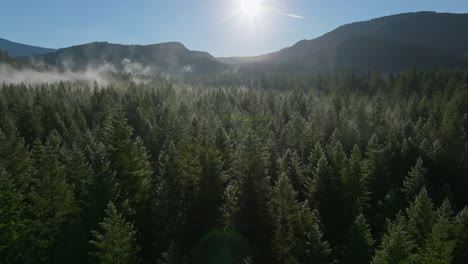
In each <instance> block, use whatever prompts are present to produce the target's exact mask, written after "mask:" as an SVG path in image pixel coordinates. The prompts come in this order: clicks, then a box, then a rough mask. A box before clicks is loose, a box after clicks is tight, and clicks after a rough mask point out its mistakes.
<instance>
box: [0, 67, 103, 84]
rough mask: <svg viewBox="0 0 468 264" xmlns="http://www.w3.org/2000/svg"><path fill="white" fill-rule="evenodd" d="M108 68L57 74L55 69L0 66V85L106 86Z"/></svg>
mask: <svg viewBox="0 0 468 264" xmlns="http://www.w3.org/2000/svg"><path fill="white" fill-rule="evenodd" d="M108 70H109V68H108V67H104V66H101V67H93V68H88V69H86V70H85V71H79V72H71V71H65V72H59V71H57V70H56V69H52V70H47V71H39V70H36V69H32V68H23V69H16V68H13V67H11V66H10V65H7V64H0V83H27V84H34V83H55V82H60V81H66V82H74V81H86V82H90V83H91V82H94V81H97V82H98V83H99V84H103V85H107V84H109V82H110V80H109V78H108V77H107V76H106V72H108Z"/></svg>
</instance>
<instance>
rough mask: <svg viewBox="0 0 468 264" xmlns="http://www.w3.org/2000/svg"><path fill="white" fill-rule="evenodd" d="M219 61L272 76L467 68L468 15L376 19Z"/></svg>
mask: <svg viewBox="0 0 468 264" xmlns="http://www.w3.org/2000/svg"><path fill="white" fill-rule="evenodd" d="M221 61H223V62H225V63H228V64H240V65H242V67H241V68H243V69H244V70H257V71H264V72H270V73H309V72H336V71H349V70H351V71H365V70H368V69H376V70H380V71H383V72H387V71H401V70H405V69H408V68H410V67H413V66H416V67H418V68H428V67H432V66H444V67H456V66H459V67H462V68H468V14H448V13H435V12H418V13H405V14H399V15H393V16H387V17H382V18H376V19H372V20H369V21H365V22H357V23H352V24H348V25H344V26H341V27H338V28H337V29H335V30H333V31H331V32H329V33H327V34H325V35H323V36H321V37H318V38H316V39H313V40H302V41H299V42H298V43H296V44H295V45H293V46H291V47H288V48H285V49H282V50H280V51H278V52H274V53H270V54H266V55H262V56H257V57H248V58H222V59H221Z"/></svg>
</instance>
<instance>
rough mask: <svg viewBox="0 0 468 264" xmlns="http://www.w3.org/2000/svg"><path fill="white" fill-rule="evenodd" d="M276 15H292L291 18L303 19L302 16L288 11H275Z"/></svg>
mask: <svg viewBox="0 0 468 264" xmlns="http://www.w3.org/2000/svg"><path fill="white" fill-rule="evenodd" d="M276 14H277V15H280V16H287V17H292V18H297V19H304V17H303V16H300V15H296V14H288V13H282V12H276Z"/></svg>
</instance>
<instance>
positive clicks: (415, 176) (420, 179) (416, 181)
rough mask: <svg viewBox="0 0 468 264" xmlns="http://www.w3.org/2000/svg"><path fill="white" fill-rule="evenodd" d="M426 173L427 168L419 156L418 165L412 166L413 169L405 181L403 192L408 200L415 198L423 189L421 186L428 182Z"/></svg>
mask: <svg viewBox="0 0 468 264" xmlns="http://www.w3.org/2000/svg"><path fill="white" fill-rule="evenodd" d="M426 175H427V170H426V169H425V168H424V166H423V161H422V159H421V158H419V159H418V161H417V162H416V165H415V166H414V167H413V168H411V171H410V172H409V173H408V176H406V179H405V181H404V182H403V193H404V194H405V196H406V198H407V199H408V200H410V201H411V200H413V199H414V197H415V196H416V195H417V194H418V193H419V192H420V191H421V188H422V187H423V186H424V185H425V184H426V180H425V177H426Z"/></svg>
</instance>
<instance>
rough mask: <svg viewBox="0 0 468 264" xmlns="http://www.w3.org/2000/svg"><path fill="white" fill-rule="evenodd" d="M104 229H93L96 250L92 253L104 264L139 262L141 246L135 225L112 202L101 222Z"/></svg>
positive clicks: (93, 243) (92, 242) (93, 242)
mask: <svg viewBox="0 0 468 264" xmlns="http://www.w3.org/2000/svg"><path fill="white" fill-rule="evenodd" d="M100 226H101V229H102V231H101V232H98V231H92V235H93V237H94V239H93V240H91V241H90V243H91V244H92V245H93V246H94V247H95V249H96V251H94V252H92V253H91V254H92V255H93V256H95V257H96V258H97V259H98V260H99V263H102V264H111V263H117V264H128V263H139V262H140V261H139V259H138V253H139V250H140V249H139V247H138V245H137V243H136V238H135V237H136V231H135V230H134V228H133V225H132V224H130V223H128V222H126V221H125V218H124V217H123V216H122V214H120V213H118V212H117V210H116V208H115V206H114V205H113V204H112V203H111V202H110V203H109V204H108V206H107V209H106V217H105V218H104V220H103V222H102V223H101V224H100Z"/></svg>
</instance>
